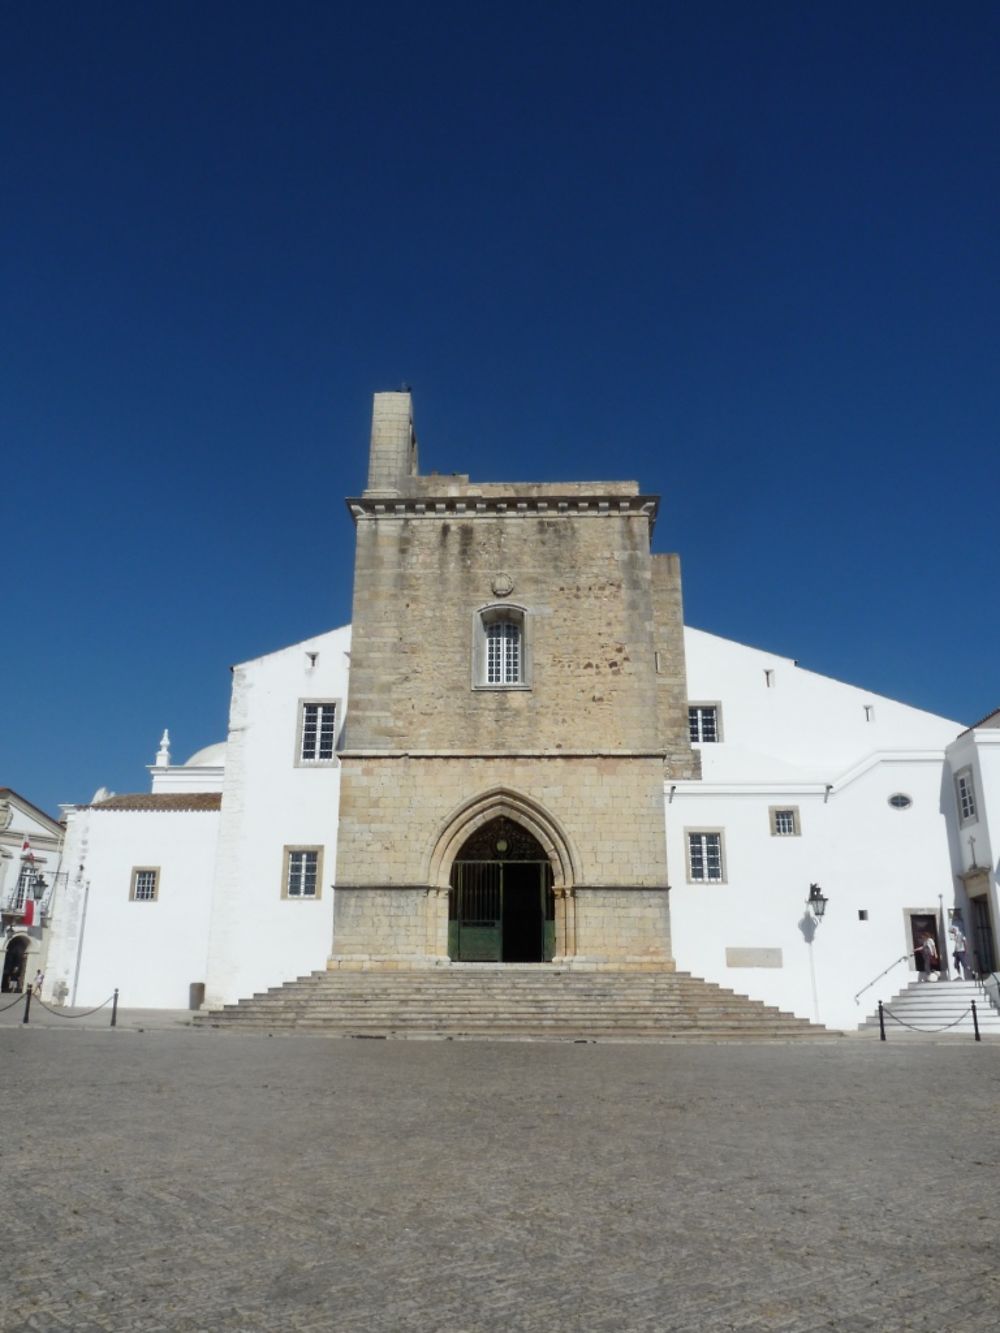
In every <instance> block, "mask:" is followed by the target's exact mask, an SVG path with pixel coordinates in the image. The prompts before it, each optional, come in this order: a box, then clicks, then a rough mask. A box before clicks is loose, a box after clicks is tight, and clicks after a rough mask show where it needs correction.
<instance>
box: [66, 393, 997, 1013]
mask: <svg viewBox="0 0 1000 1333" xmlns="http://www.w3.org/2000/svg"><path fill="white" fill-rule="evenodd" d="M348 507H349V510H350V514H351V515H352V517H353V521H354V525H355V530H356V559H355V569H354V597H353V612H352V623H351V625H350V626H348V627H344V628H340V629H333V630H330V631H329V632H327V633H324V634H320V635H318V636H316V637H314V638H311V639H307V640H306V641H304V642H302V643H298V644H293V645H292V646H290V647H287V648H284V649H281V650H280V651H278V652H274V653H269V654H267V655H266V656H264V657H260V658H257V659H255V660H253V661H249V662H244V663H242V664H241V665H239V666H238V667H236V668H235V669H234V672H233V687H232V701H231V707H230V715H229V727H228V735H227V738H226V740H225V741H222V742H218V743H216V744H212V745H208V746H207V747H206V748H204V749H202V750H199V751H198V752H197V753H196V754H195V755H193V756H191V758H190V759H188V760H187V762H184V763H176V762H175V761H174V758H173V756H172V755H171V751H170V742H169V736H168V735H167V734H166V733H164V736H163V739H162V740H161V743H160V748H159V750H158V752H157V754H156V757H155V762H154V763H153V764H152V765H151V769H150V771H151V784H150V790H149V791H147V792H140V793H135V794H126V795H108V794H106V793H100V794H99V796H98V797H95V799H94V801H93V802H92V803H91V804H89V805H86V806H79V807H74V808H72V809H70V810H69V811H68V813H67V823H66V841H65V850H64V856H63V868H64V872H65V873H64V878H63V883H62V886H61V899H60V901H59V902H58V903H57V904H56V903H54V904H53V911H52V918H51V919H52V925H51V938H50V941H49V946H48V957H47V965H46V980H45V989H46V997H47V998H51V999H52V1001H54V1002H55V1003H64V1004H71V1005H88V1004H92V1003H99V1002H100V1001H101V1000H103V999H104V998H105V997H106V996H107V994H109V993H110V991H111V990H112V989H113V988H114V987H118V988H119V990H120V992H121V995H122V1003H123V1004H127V1005H129V1006H131V1007H165V1008H175V1009H176V1008H188V1007H191V1008H203V1009H206V1010H209V1011H211V1010H212V1009H214V1008H217V1007H218V1006H221V1005H223V1004H228V1003H232V1002H234V1001H237V1000H239V999H241V998H242V997H247V996H250V995H252V994H253V993H255V992H259V991H261V990H263V989H266V988H267V987H274V986H280V985H282V984H283V983H285V982H289V981H291V980H293V979H294V978H296V977H299V976H303V975H305V974H307V973H310V972H316V971H328V972H392V973H396V974H399V973H404V974H405V973H409V972H413V973H421V974H423V973H425V972H426V970H427V969H435V970H439V969H463V968H470V967H478V968H486V967H492V968H503V967H504V966H507V965H517V966H521V967H534V968H536V969H548V970H550V971H552V972H555V973H559V974H560V975H569V974H572V973H576V972H580V973H584V972H590V973H594V972H597V973H602V974H604V973H622V974H624V973H628V974H663V973H670V972H673V971H674V970H675V969H683V970H684V971H686V972H689V973H692V974H693V975H695V976H697V977H700V978H704V979H706V980H707V981H710V982H715V983H718V984H719V985H722V986H724V987H726V988H728V989H730V990H732V991H735V992H736V993H737V994H738V995H743V996H748V997H750V998H752V999H755V1000H759V1001H763V1002H764V1003H766V1004H768V1005H775V1006H780V1007H781V1008H783V1009H785V1010H787V1011H791V1012H792V1013H794V1014H796V1015H798V1016H799V1017H800V1018H802V1019H805V1020H808V1021H809V1022H812V1023H821V1024H824V1025H826V1026H830V1027H836V1028H852V1027H856V1026H857V1025H858V1023H859V1022H860V1021H861V1020H862V1019H863V1018H864V1017H865V1015H866V1013H868V1012H870V1010H871V1009H872V1007H873V1006H874V1004H875V1003H876V1001H877V1000H878V999H879V998H882V997H887V996H888V995H890V994H892V993H893V992H894V991H895V990H897V989H899V985H900V982H901V980H903V981H905V979H906V973H907V972H908V971H909V972H910V974H911V975H915V973H914V972H913V969H915V968H917V967H919V966H920V957H919V954H917V953H915V951H916V950H917V949H918V946H919V945H920V943H921V941H922V940H923V939H924V938H926V937H927V936H928V935H930V936H932V938H933V939H934V940H935V942H936V944H937V946H938V948H939V951H940V955H941V959H942V972H943V973H944V974H947V971H948V967H949V964H948V962H947V957H948V952H949V948H948V945H949V932H950V931H951V930H952V929H953V928H954V927H955V926H956V924H957V925H958V926H959V927H960V928H961V929H963V930H964V932H965V933H966V934H967V936H968V938H969V949H970V966H971V965H972V956H973V955H974V965H975V970H976V971H978V972H980V973H986V972H992V971H993V970H994V969H995V967H996V960H995V953H994V938H995V923H996V921H997V875H996V856H995V854H994V853H993V851H992V850H991V845H990V836H989V828H990V818H989V814H990V809H991V807H992V808H994V809H995V810H996V811H997V814H996V815H995V816H994V819H993V824H994V826H995V825H996V820H997V817H1000V715H996V714H994V715H992V716H991V717H990V718H987V719H984V721H983V722H982V723H980V724H979V725H977V726H976V727H973V728H963V727H962V726H961V725H960V724H959V723H957V722H953V721H949V720H948V719H945V718H940V717H936V716H933V715H931V714H928V713H926V712H922V711H920V710H918V709H914V708H910V707H908V706H906V705H905V704H902V703H898V702H895V701H893V700H891V699H887V698H883V697H880V696H876V695H873V694H871V693H869V692H866V691H864V690H861V689H858V688H855V687H853V686H850V685H846V684H842V683H840V682H838V681H834V680H830V679H828V678H826V677H823V676H820V675H817V674H815V673H812V672H809V671H806V670H803V669H802V668H800V667H799V666H798V664H797V663H796V662H794V661H793V660H791V659H788V658H783V657H778V656H776V655H775V654H772V653H768V652H766V651H762V650H760V649H757V648H751V647H747V646H744V645H742V644H738V643H734V642H731V641H729V640H726V639H722V638H719V637H717V636H715V635H711V634H707V633H704V632H702V631H699V630H695V629H691V628H686V627H685V624H684V616H683V605H682V596H681V579H680V562H679V559H678V557H677V556H676V555H664V554H654V553H653V552H652V550H651V537H652V532H653V527H654V524H655V523H656V521H657V509H658V498H657V496H655V495H652V494H648V493H645V492H643V491H642V490H640V488H639V486H638V485H637V484H636V483H635V482H631V481H602V482H579V481H577V482H566V483H544V484H542V483H508V482H475V481H472V480H470V478H469V477H467V476H464V475H439V474H437V473H434V472H430V473H428V474H422V473H421V472H420V470H419V466H418V455H417V443H416V435H415V433H414V426H413V414H412V403H411V398H410V395H409V393H407V392H398V393H378V394H376V395H375V399H374V410H373V419H372V432H371V443H370V453H369V468H368V483H367V486H366V488H365V489H364V491H363V492H362V494H361V495H359V496H356V497H353V498H351V499H349V501H348ZM345 521H346V520H345ZM894 957H895V958H896V959H897V961H898V962H899V964H900V966H899V968H898V969H897V971H896V973H895V974H894V975H889V976H887V977H886V978H885V979H884V980H883V981H881V982H879V981H878V980H876V978H877V974H879V973H880V972H881V971H882V970H883V969H886V968H887V966H888V965H890V964H891V963H892V960H893V958H894ZM859 997H860V998H859Z"/></svg>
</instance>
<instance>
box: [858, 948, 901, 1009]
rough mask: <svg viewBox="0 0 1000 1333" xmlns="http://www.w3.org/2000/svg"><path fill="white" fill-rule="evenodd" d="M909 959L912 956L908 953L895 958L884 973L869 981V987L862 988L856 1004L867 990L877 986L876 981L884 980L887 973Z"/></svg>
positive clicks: (883, 970)
mask: <svg viewBox="0 0 1000 1333" xmlns="http://www.w3.org/2000/svg"><path fill="white" fill-rule="evenodd" d="M909 957H910V954H908V953H904V954H900V956H899V957H898V958H894V959H893V960H892V962H891V963H890V964H889V966H888V967H886V968H883V969H882V971H881V972H880V973H879V974H878V976H877V977H872V979H871V981H869V983H868V985H867V986H862V987H861V989H860V990H859V991H858V993H857V995H855V997H854V1003H855V1004H857V1002H858V1000H859V999H860V998H861V996H862V995H864V993H865V991H866V990H871V988H872V987H873V986H874V985H875V983H876V981H881V980H882V978H883V977H884V976H885V974H886V973H887V972H891V971H892V969H893V968H894V967H898V966H899V965H900V963H905V962H906V960H907V959H908V958H909Z"/></svg>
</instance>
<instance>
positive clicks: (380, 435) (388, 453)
mask: <svg viewBox="0 0 1000 1333" xmlns="http://www.w3.org/2000/svg"><path fill="white" fill-rule="evenodd" d="M416 475H417V437H416V436H415V435H414V433H413V399H412V397H411V395H410V391H409V390H408V389H404V390H401V391H400V392H398V393H377V394H375V398H374V403H373V406H372V442H371V451H370V453H369V456H368V486H367V488H366V492H365V493H366V494H369V493H372V492H374V493H375V494H378V495H399V494H400V493H401V492H403V491H404V490H405V489H406V483H407V481H408V480H409V479H410V478H411V477H415V476H416Z"/></svg>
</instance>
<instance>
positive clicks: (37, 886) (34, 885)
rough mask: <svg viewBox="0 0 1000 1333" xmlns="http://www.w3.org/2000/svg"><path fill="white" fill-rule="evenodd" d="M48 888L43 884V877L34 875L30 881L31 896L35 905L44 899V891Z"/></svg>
mask: <svg viewBox="0 0 1000 1333" xmlns="http://www.w3.org/2000/svg"><path fill="white" fill-rule="evenodd" d="M48 887H49V886H48V885H47V884H46V883H45V876H44V875H35V876H34V878H33V879H32V881H31V896H32V898H34V900H35V902H36V903H40V902H41V901H42V899H43V898H44V897H45V890H46V889H47V888H48Z"/></svg>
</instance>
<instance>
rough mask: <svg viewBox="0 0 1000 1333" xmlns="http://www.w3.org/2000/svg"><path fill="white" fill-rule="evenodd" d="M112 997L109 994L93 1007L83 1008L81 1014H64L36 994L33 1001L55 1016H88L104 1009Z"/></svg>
mask: <svg viewBox="0 0 1000 1333" xmlns="http://www.w3.org/2000/svg"><path fill="white" fill-rule="evenodd" d="M114 998H115V997H114V995H109V996H108V998H107V999H106V1000H105V1001H104V1002H103V1003H102V1004H99V1005H97V1006H96V1008H94V1009H85V1010H84V1012H83V1013H82V1014H64V1013H63V1012H62V1010H61V1009H53V1008H51V1007H50V1006H49V1005H47V1004H46V1003H45V1001H44V1000H40V999H39V998H38V996H37V995H36V996H35V997H34V1001H35V1004H40V1005H41V1006H42V1008H43V1009H44V1010H45V1012H46V1013H47V1014H55V1016H56V1018H89V1017H90V1015H91V1014H96V1013H98V1012H99V1011H100V1010H101V1009H106V1008H107V1007H108V1005H109V1004H110V1003H111V1001H112V1000H113V999H114Z"/></svg>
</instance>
